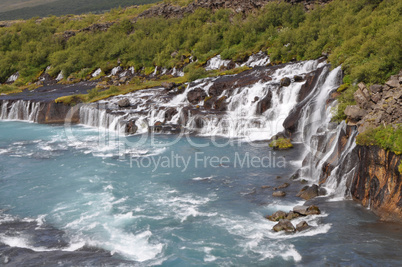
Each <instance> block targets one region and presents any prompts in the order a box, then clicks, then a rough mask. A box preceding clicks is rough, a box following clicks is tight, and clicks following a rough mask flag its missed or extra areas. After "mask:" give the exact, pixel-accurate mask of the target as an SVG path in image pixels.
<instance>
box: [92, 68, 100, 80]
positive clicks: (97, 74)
mask: <svg viewBox="0 0 402 267" xmlns="http://www.w3.org/2000/svg"><path fill="white" fill-rule="evenodd" d="M101 73H102V69H101V68H98V69H97V70H95V71H94V72H93V73H92V78H95V77H98V76H99V75H100V74H101Z"/></svg>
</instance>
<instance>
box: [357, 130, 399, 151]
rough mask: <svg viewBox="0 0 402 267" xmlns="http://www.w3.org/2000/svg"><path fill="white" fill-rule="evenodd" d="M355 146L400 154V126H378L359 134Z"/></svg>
mask: <svg viewBox="0 0 402 267" xmlns="http://www.w3.org/2000/svg"><path fill="white" fill-rule="evenodd" d="M356 144H358V145H361V146H379V147H381V148H383V149H384V150H388V151H392V152H394V153H395V154H396V155H401V154H402V124H398V125H394V126H393V125H388V126H380V127H377V128H373V129H369V130H366V131H365V132H363V133H360V134H359V135H358V136H357V138H356Z"/></svg>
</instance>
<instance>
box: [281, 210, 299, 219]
mask: <svg viewBox="0 0 402 267" xmlns="http://www.w3.org/2000/svg"><path fill="white" fill-rule="evenodd" d="M298 217H300V214H299V213H296V212H293V211H291V212H289V213H288V214H287V215H286V218H285V219H287V220H289V221H290V220H293V219H296V218H298Z"/></svg>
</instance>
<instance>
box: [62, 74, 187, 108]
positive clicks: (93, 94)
mask: <svg viewBox="0 0 402 267" xmlns="http://www.w3.org/2000/svg"><path fill="white" fill-rule="evenodd" d="M136 81H137V82H135V84H127V85H121V86H111V87H110V88H109V89H107V90H102V89H101V88H99V87H96V88H93V89H91V90H88V94H80V95H70V96H62V97H59V98H57V99H56V100H55V102H56V103H64V104H66V105H76V104H78V103H92V102H96V101H99V100H102V99H106V98H109V97H112V96H116V95H123V94H128V93H130V92H134V91H138V90H144V89H148V88H153V87H158V86H161V85H162V83H163V82H174V83H176V84H182V83H185V82H187V79H186V77H175V78H173V77H170V78H167V77H165V78H164V79H160V80H145V79H144V80H139V82H138V80H136Z"/></svg>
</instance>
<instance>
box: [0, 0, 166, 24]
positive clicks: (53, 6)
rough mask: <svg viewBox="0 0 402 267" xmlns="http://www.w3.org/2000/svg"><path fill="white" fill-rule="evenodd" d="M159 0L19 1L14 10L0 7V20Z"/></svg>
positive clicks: (142, 3)
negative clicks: (3, 9) (36, 2)
mask: <svg viewBox="0 0 402 267" xmlns="http://www.w3.org/2000/svg"><path fill="white" fill-rule="evenodd" d="M159 1H160V0H55V1H51V2H50V3H41V2H43V1H38V2H39V3H41V4H39V5H38V4H35V1H27V3H25V4H24V3H21V4H20V5H19V6H23V7H21V8H18V9H15V10H5V11H4V12H2V11H1V9H0V20H16V19H30V18H33V17H46V16H50V15H55V16H60V15H67V14H83V13H88V12H95V13H101V12H103V11H106V10H110V9H112V8H117V7H127V6H132V5H144V4H150V3H155V2H159ZM24 5H30V6H24Z"/></svg>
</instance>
